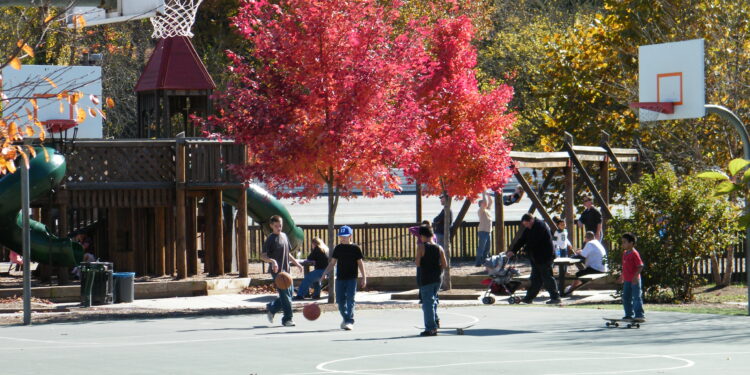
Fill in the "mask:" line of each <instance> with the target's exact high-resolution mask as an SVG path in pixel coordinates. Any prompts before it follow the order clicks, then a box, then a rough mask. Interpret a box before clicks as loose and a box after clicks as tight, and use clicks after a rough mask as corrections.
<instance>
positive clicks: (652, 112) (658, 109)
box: [630, 102, 675, 122]
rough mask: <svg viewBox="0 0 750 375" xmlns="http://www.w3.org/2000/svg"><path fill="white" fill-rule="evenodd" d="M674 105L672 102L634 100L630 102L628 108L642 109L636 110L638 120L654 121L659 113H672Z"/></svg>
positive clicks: (657, 118)
mask: <svg viewBox="0 0 750 375" xmlns="http://www.w3.org/2000/svg"><path fill="white" fill-rule="evenodd" d="M674 105H675V103H674V102H635V103H630V108H632V109H641V110H642V111H640V110H639V111H638V119H639V121H640V122H654V121H658V120H659V115H660V114H665V115H671V114H673V113H674Z"/></svg>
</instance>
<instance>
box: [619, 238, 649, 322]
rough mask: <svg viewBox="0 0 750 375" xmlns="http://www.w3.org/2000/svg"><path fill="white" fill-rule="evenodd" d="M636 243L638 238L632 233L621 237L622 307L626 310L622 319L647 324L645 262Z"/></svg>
mask: <svg viewBox="0 0 750 375" xmlns="http://www.w3.org/2000/svg"><path fill="white" fill-rule="evenodd" d="M635 242H636V238H635V235H633V234H632V233H625V234H623V235H622V236H621V237H620V244H621V245H622V250H623V254H622V276H620V282H622V306H623V308H624V309H625V317H624V318H622V319H623V320H633V321H635V322H645V321H646V317H645V315H644V313H643V300H642V298H641V294H642V293H641V271H643V261H642V260H641V255H640V254H639V253H638V250H636V249H635ZM634 314H635V316H634Z"/></svg>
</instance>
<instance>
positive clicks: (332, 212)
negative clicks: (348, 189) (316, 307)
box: [326, 169, 339, 303]
mask: <svg viewBox="0 0 750 375" xmlns="http://www.w3.org/2000/svg"><path fill="white" fill-rule="evenodd" d="M328 172H329V175H328V176H329V178H328V181H326V186H327V187H328V247H329V248H330V250H329V254H328V257H329V258H330V257H331V255H333V248H334V247H336V228H334V224H335V218H336V208H337V206H338V203H339V197H338V189H336V190H335V191H334V186H333V171H332V170H330V169H329V171H328ZM335 281H336V272H335V270H333V269H332V270H331V273H330V274H329V275H328V303H334V302H335V301H336V283H335Z"/></svg>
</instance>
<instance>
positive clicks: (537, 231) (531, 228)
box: [506, 214, 560, 304]
mask: <svg viewBox="0 0 750 375" xmlns="http://www.w3.org/2000/svg"><path fill="white" fill-rule="evenodd" d="M521 225H522V226H523V227H524V228H526V229H525V230H524V231H523V234H522V235H521V238H520V239H518V242H516V244H515V245H514V246H513V248H512V249H510V250H508V252H507V254H506V255H507V256H508V257H512V256H513V255H514V253H517V252H518V250H520V249H521V248H522V247H524V246H525V248H526V255H528V257H529V260H530V261H531V280H530V281H531V285H530V286H529V289H527V290H526V297H524V299H523V302H524V303H531V302H532V301H533V300H534V297H536V295H537V293H539V289H541V287H542V284H544V289H547V292H549V296H550V300H549V301H547V304H558V303H560V293H559V292H558V290H557V283H556V282H555V279H554V278H553V277H552V262H553V261H554V260H555V251H554V246H553V245H552V233H551V232H550V230H549V227H548V226H547V224H546V223H545V222H544V221H542V220H539V219H537V218H535V217H534V216H531V214H524V215H523V217H522V218H521Z"/></svg>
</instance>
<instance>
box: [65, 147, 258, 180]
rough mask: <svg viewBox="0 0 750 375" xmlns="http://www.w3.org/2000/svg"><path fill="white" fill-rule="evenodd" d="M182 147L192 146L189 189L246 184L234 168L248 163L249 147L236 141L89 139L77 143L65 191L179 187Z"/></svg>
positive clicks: (188, 161) (188, 163)
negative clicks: (177, 185) (176, 184)
mask: <svg viewBox="0 0 750 375" xmlns="http://www.w3.org/2000/svg"><path fill="white" fill-rule="evenodd" d="M183 142H184V143H183ZM181 145H184V147H185V148H186V152H185V159H186V160H185V164H184V165H185V166H186V182H187V184H188V185H223V184H237V183H239V182H240V180H239V179H238V178H237V177H236V176H235V174H234V173H232V172H231V171H230V170H229V168H228V166H231V165H233V164H243V163H244V161H245V155H244V153H245V147H244V145H241V144H235V143H234V142H233V141H231V140H222V141H215V140H206V139H194V138H183V139H165V140H106V141H99V140H96V141H87V140H83V141H78V142H76V144H75V153H73V154H72V155H69V156H68V157H67V176H66V178H65V181H64V185H65V188H66V189H82V190H106V189H159V188H174V186H175V181H177V168H178V165H179V163H178V160H177V156H178V155H177V153H176V149H177V147H179V146H181Z"/></svg>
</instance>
